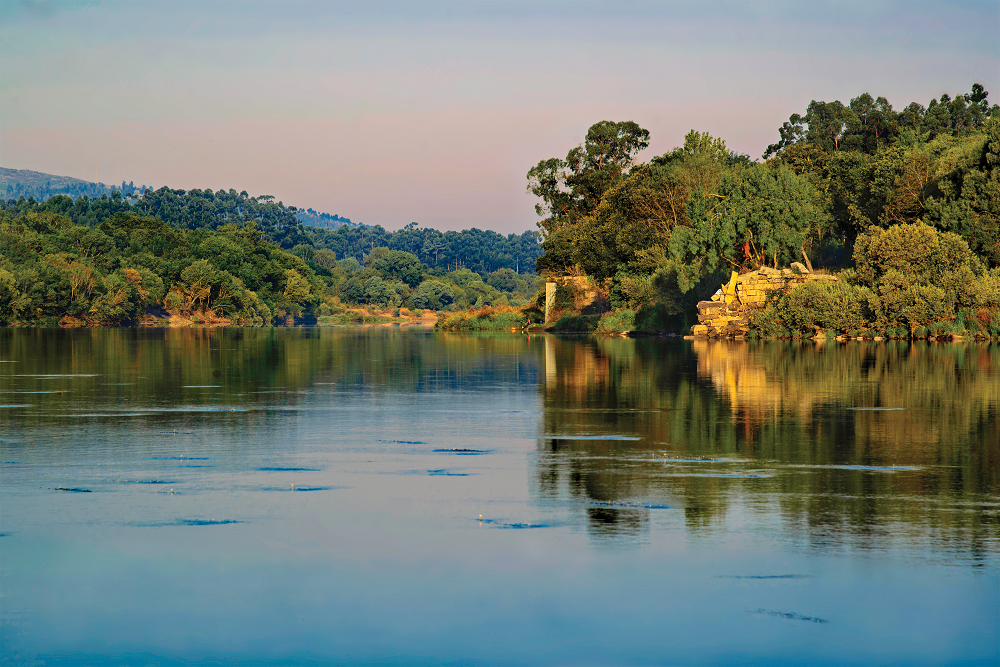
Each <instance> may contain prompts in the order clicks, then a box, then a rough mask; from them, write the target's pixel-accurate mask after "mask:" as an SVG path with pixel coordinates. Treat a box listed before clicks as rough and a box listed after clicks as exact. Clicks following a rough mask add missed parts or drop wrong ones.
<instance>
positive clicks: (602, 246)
mask: <svg viewBox="0 0 1000 667" xmlns="http://www.w3.org/2000/svg"><path fill="white" fill-rule="evenodd" d="M987 98H988V93H987V92H986V91H985V90H984V89H983V87H982V86H980V85H979V84H975V85H973V86H972V90H971V92H969V93H966V94H963V95H958V96H956V97H954V98H952V97H950V96H949V95H942V96H941V97H940V98H938V99H932V100H931V101H930V103H929V104H928V105H927V106H926V107H925V106H923V105H921V104H918V103H916V102H914V103H911V104H909V105H908V106H906V107H905V108H904V109H903V110H901V111H896V110H894V109H893V108H892V106H891V105H890V104H889V103H888V101H887V100H886V99H885V98H883V97H878V98H873V97H872V96H871V95H869V94H867V93H865V94H863V95H860V96H858V97H857V98H853V99H851V100H850V102H849V103H848V104H844V103H841V102H839V101H835V102H829V103H828V102H817V101H813V102H812V103H810V104H809V106H808V108H807V109H806V111H805V114H804V115H800V114H792V115H791V116H790V117H789V120H788V122H786V123H784V124H783V125H782V126H781V127H780V128H779V129H778V136H779V141H777V142H776V143H775V144H772V145H770V146H768V148H767V150H766V151H765V153H764V155H763V157H762V159H760V160H751V159H750V157H749V156H748V155H745V154H739V153H736V152H734V151H731V150H729V149H728V147H727V146H726V143H725V141H724V140H723V139H720V138H717V137H712V136H710V135H709V134H707V133H699V132H697V131H694V130H692V131H691V132H689V133H688V134H687V135H686V136H685V137H684V143H683V146H680V147H677V148H675V149H673V150H671V151H670V152H668V153H666V154H664V155H661V156H657V157H654V158H652V159H651V160H650V161H649V162H648V163H638V164H637V163H635V157H636V155H637V154H638V153H639V152H640V151H642V150H643V149H645V148H647V147H648V146H649V136H650V134H649V131H648V130H645V129H643V128H641V127H639V126H638V125H637V124H636V123H634V122H631V121H625V122H612V121H606V120H605V121H601V122H599V123H596V124H595V125H593V126H592V127H591V128H590V129H589V130H588V132H587V135H586V137H585V138H584V141H583V143H581V144H580V145H579V146H576V147H574V148H572V149H571V150H570V151H569V152H568V153H567V155H566V158H565V159H561V158H550V159H544V160H541V161H540V162H539V163H538V164H537V165H536V166H534V167H532V168H531V169H530V170H529V171H528V173H527V181H528V188H527V189H528V191H529V192H530V193H531V194H533V195H535V196H536V197H537V198H538V200H539V203H538V204H537V206H536V212H537V214H538V215H539V217H540V218H541V219H540V221H539V223H538V227H539V229H540V232H525V233H524V234H522V235H520V236H519V235H516V234H511V235H509V236H508V237H506V238H505V237H502V236H501V235H499V234H496V233H495V232H482V231H480V230H476V229H474V228H473V229H470V230H466V231H464V232H461V233H457V232H447V233H445V234H442V233H440V232H437V231H435V230H427V229H418V228H417V225H416V223H411V224H410V225H407V226H406V227H405V228H404V229H402V230H399V231H398V232H392V233H388V232H386V231H385V230H384V229H382V228H381V227H374V228H373V227H367V226H349V225H344V226H341V227H339V228H337V229H321V228H313V227H308V226H303V225H302V224H301V221H300V220H299V218H297V217H296V213H297V209H295V208H294V207H285V206H284V205H283V204H282V203H281V202H275V201H274V198H273V197H270V196H258V197H250V196H249V195H247V193H246V192H241V193H236V192H235V191H234V190H229V191H228V192H227V191H224V190H219V191H217V192H213V191H211V190H191V191H189V192H187V191H183V190H170V189H169V188H161V189H160V190H156V191H153V190H143V191H141V192H139V194H136V193H130V194H128V195H126V196H125V197H122V196H121V194H120V193H117V192H113V193H112V195H111V196H110V197H108V196H107V195H103V196H102V197H101V198H100V199H96V198H95V199H94V200H89V199H88V198H87V197H85V196H84V197H79V198H77V200H75V201H74V200H73V199H71V198H70V197H67V196H64V195H57V196H54V197H51V198H49V199H48V200H46V201H45V202H41V203H40V202H37V201H35V200H33V199H27V200H26V199H24V198H23V197H22V198H20V199H18V200H16V201H15V200H13V199H11V200H7V201H0V325H8V326H168V325H169V326H229V325H237V326H266V325H272V324H274V325H286V326H294V325H302V324H306V325H317V324H318V325H320V326H337V325H354V324H384V323H401V324H402V323H409V322H423V323H425V324H430V323H432V322H433V323H434V327H435V328H436V329H438V330H449V331H465V330H468V331H511V330H513V331H528V332H533V331H550V332H556V333H574V332H578V333H579V332H582V333H591V334H600V335H631V336H639V335H675V336H685V337H687V336H693V337H696V338H727V339H738V340H739V339H802V338H812V339H836V340H841V341H846V340H849V339H850V340H856V339H868V340H889V339H911V340H913V339H928V340H942V339H961V338H976V339H981V340H992V341H996V340H1000V107H997V105H992V106H991V105H990V104H989V103H988V102H987ZM473 268H475V269H477V270H473ZM536 272H537V273H536ZM755 276H756V277H755ZM762 276H763V277H762ZM803 276H805V277H803ZM754 281H757V282H754ZM415 313H420V315H415ZM425 313H426V314H427V315H424V314H425ZM430 313H436V315H435V316H432V315H430Z"/></svg>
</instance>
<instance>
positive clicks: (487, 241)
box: [0, 188, 541, 325]
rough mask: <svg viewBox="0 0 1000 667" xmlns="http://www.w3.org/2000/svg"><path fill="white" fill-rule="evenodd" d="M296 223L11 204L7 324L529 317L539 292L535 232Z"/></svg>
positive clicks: (166, 194)
mask: <svg viewBox="0 0 1000 667" xmlns="http://www.w3.org/2000/svg"><path fill="white" fill-rule="evenodd" d="M297 212H298V211H297V210H296V209H295V207H288V206H285V205H284V204H283V203H282V202H275V201H274V197H271V196H267V195H264V196H257V197H251V196H249V195H248V194H247V193H246V192H239V193H238V192H236V191H235V190H228V191H225V190H218V191H214V192H213V191H212V190H191V191H184V190H172V189H169V188H160V189H158V190H145V191H144V192H142V193H141V194H140V195H139V196H135V197H127V196H122V194H121V193H120V192H118V191H115V192H112V193H111V194H110V195H107V194H104V195H102V196H101V197H97V198H90V197H88V196H86V195H84V196H81V197H77V198H76V199H75V200H74V199H73V198H71V197H69V196H67V195H55V196H52V197H50V198H48V199H47V200H45V201H43V202H39V201H37V200H35V199H34V198H27V199H26V198H24V197H21V198H19V199H16V200H14V199H10V200H7V201H0V323H5V324H26V325H54V324H57V323H62V324H63V325H97V324H100V325H129V324H137V323H141V322H144V321H145V322H147V323H153V322H155V321H158V320H162V319H165V317H166V316H167V315H168V314H184V315H189V316H193V317H196V318H199V319H205V318H208V319H215V320H228V321H232V322H236V323H243V324H267V323H272V322H312V321H317V319H318V318H322V317H324V316H328V317H335V316H338V315H344V314H345V312H346V309H347V307H349V306H366V307H369V308H370V309H380V310H385V309H395V310H398V309H400V308H403V307H409V308H412V309H428V308H429V309H433V310H440V309H453V310H457V309H464V308H471V307H482V306H494V305H495V306H510V305H515V306H516V305H521V304H524V303H525V302H526V301H527V300H528V299H530V298H531V297H532V296H533V295H534V294H535V293H536V292H537V290H538V285H537V283H538V278H537V276H535V275H534V274H533V271H534V268H535V267H534V260H535V258H536V257H537V256H538V255H539V254H540V253H541V249H540V246H539V235H538V234H537V233H536V232H526V233H524V234H522V235H516V234H510V235H508V236H506V237H504V236H502V235H500V234H497V233H496V232H490V231H481V230H478V229H470V230H465V231H462V232H446V233H442V232H439V231H436V230H433V229H418V228H417V225H416V224H415V223H411V224H409V225H407V227H406V228H405V229H403V230H400V231H397V232H388V231H386V230H385V229H383V228H382V227H380V226H374V227H369V226H366V225H347V224H345V225H341V226H340V227H338V228H336V229H319V228H314V227H310V226H306V225H303V224H302V223H301V222H300V220H299V219H298V218H297V217H296V214H297ZM472 269H476V270H477V271H478V272H476V271H473V270H472Z"/></svg>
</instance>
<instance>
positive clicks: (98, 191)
mask: <svg viewBox="0 0 1000 667" xmlns="http://www.w3.org/2000/svg"><path fill="white" fill-rule="evenodd" d="M144 190H152V188H151V187H149V186H147V185H140V186H138V187H137V186H136V185H134V184H133V183H131V182H129V183H126V182H125V181H122V183H121V185H106V184H104V183H93V182H91V181H85V180H83V179H80V178H73V177H72V176H57V175H56V174H45V173H42V172H40V171H31V170H30V169H10V168H7V167H0V199H19V198H21V197H24V198H25V199H27V198H29V197H34V198H35V201H39V202H43V201H46V200H48V199H49V198H50V197H53V196H55V195H68V196H70V197H72V198H73V199H76V198H77V197H82V196H84V195H86V196H88V197H90V198H91V199H93V198H95V197H100V196H101V195H110V194H111V193H112V192H120V193H121V194H122V195H123V196H125V197H128V196H129V195H139V194H142V192H143V191H144ZM295 217H296V218H298V220H299V221H300V222H301V223H302V224H303V225H309V226H310V227H319V228H321V229H339V228H340V227H344V226H345V225H346V226H347V227H351V228H358V227H361V226H362V223H360V222H352V221H351V219H350V218H345V217H342V216H339V215H337V214H333V215H331V214H329V213H321V212H319V211H315V210H313V209H311V208H306V209H298V211H297V212H296V213H295Z"/></svg>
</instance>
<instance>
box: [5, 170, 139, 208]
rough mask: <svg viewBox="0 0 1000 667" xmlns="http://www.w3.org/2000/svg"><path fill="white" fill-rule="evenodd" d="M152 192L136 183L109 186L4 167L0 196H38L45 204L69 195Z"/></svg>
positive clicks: (69, 177)
mask: <svg viewBox="0 0 1000 667" xmlns="http://www.w3.org/2000/svg"><path fill="white" fill-rule="evenodd" d="M148 189H150V188H149V186H147V185H141V186H138V187H136V185H135V184H134V183H126V182H125V181H122V184H121V185H105V184H104V183H92V182H90V181H85V180H82V179H79V178H73V177H72V176H57V175H55V174H45V173H42V172H40V171H31V170H30V169H10V168H7V167H0V197H2V198H5V199H18V198H20V197H25V198H28V197H34V198H35V199H36V200H37V201H45V200H46V199H48V198H49V197H52V196H54V195H69V196H70V197H73V198H76V197H82V196H84V195H86V196H88V197H91V198H93V197H100V196H101V195H110V194H111V193H112V192H116V191H117V192H120V193H122V194H123V195H125V196H128V195H131V194H136V193H140V192H142V191H143V190H148Z"/></svg>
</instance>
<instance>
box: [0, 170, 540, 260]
mask: <svg viewBox="0 0 1000 667" xmlns="http://www.w3.org/2000/svg"><path fill="white" fill-rule="evenodd" d="M0 209H2V210H3V211H4V212H6V214H7V216H8V217H10V218H12V219H16V218H18V217H19V216H23V215H26V214H28V213H32V212H35V213H57V214H59V215H62V216H65V217H67V218H69V219H70V220H71V221H72V222H73V223H75V224H77V225H82V226H85V227H94V226H96V225H99V224H100V223H101V222H103V221H104V220H106V219H108V218H109V217H110V216H112V215H114V214H115V213H138V214H141V215H144V216H151V217H154V218H157V219H159V220H162V221H164V222H166V223H167V224H168V225H170V226H171V227H175V228H178V229H212V230H214V229H218V228H219V227H221V226H223V225H228V224H240V225H245V224H247V223H249V222H254V223H255V224H256V225H257V228H258V229H259V230H260V231H261V232H262V233H263V234H264V238H265V239H266V240H268V241H271V242H272V243H275V244H277V245H279V246H281V247H282V248H284V249H286V250H291V249H293V248H296V247H298V246H306V247H311V248H313V250H321V249H324V248H326V249H329V250H331V251H332V252H333V253H334V254H335V255H336V257H337V259H338V260H339V259H346V258H348V257H353V258H354V259H356V260H358V262H364V256H365V254H366V253H369V252H371V251H372V250H373V249H374V248H378V247H387V248H390V249H392V250H405V251H406V252H410V253H413V254H414V255H416V256H417V257H419V258H420V261H422V262H423V263H424V264H426V265H427V266H428V267H429V268H430V269H431V270H438V271H444V272H447V271H453V270H455V269H460V268H468V269H471V270H475V271H478V272H480V273H484V274H485V273H490V272H491V271H496V270H497V269H512V270H514V271H516V272H518V273H532V272H534V270H535V259H536V258H537V257H538V256H539V255H540V254H541V247H540V238H539V234H538V233H537V232H533V231H529V232H525V233H523V234H520V235H518V234H508V235H507V236H503V235H501V234H498V233H496V232H492V231H484V230H480V229H476V228H472V229H468V230H464V231H461V232H439V231H437V230H434V229H423V228H418V227H417V225H416V223H410V224H409V225H407V226H406V227H405V228H404V229H401V230H399V231H396V232H389V231H386V230H385V229H384V228H383V227H381V226H379V225H375V226H368V225H353V224H347V225H343V226H340V227H338V228H336V229H321V228H316V227H311V226H308V225H303V224H302V222H301V221H300V220H299V218H298V217H297V214H298V213H299V211H298V209H296V208H295V207H294V206H285V204H284V203H283V202H280V201H278V202H276V201H275V200H274V197H272V196H270V195H259V196H256V197H251V196H250V195H248V194H247V193H246V191H243V192H236V191H235V190H228V191H227V190H216V191H212V190H198V189H195V190H188V191H185V190H171V189H170V188H165V187H164V188H160V189H158V190H146V191H145V192H143V193H142V194H141V196H138V197H134V198H132V197H123V196H122V195H121V194H120V193H118V192H113V193H111V195H110V196H108V195H102V196H101V197H99V198H93V199H92V198H90V197H87V196H83V197H78V198H77V199H76V200H74V199H72V198H70V197H68V196H65V195H56V196H54V197H52V198H50V199H48V200H46V201H44V202H37V201H35V200H34V199H32V198H27V199H26V198H23V197H22V198H19V199H17V200H13V199H11V200H7V201H2V200H0ZM296 252H299V253H305V252H308V250H305V249H303V248H299V250H296Z"/></svg>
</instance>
